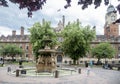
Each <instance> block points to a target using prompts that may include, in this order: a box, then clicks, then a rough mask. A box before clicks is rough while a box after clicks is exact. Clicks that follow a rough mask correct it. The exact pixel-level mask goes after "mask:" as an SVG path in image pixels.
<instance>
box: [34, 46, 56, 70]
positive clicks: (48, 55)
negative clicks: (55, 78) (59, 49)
mask: <svg viewBox="0 0 120 84" xmlns="http://www.w3.org/2000/svg"><path fill="white" fill-rule="evenodd" d="M39 52H40V53H41V56H39V58H38V62H37V65H36V68H37V72H52V71H54V70H56V56H55V50H53V49H50V48H49V47H45V49H41V50H39Z"/></svg>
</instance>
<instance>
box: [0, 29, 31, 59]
mask: <svg viewBox="0 0 120 84" xmlns="http://www.w3.org/2000/svg"><path fill="white" fill-rule="evenodd" d="M6 44H15V45H17V46H19V47H20V48H22V49H23V51H24V54H23V55H22V59H26V60H31V59H33V53H32V46H31V44H30V42H29V36H28V35H25V34H24V27H21V31H20V35H17V34H16V30H13V31H12V35H8V36H4V35H2V36H1V37H0V45H1V46H4V45H6Z"/></svg>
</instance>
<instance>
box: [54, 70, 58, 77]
mask: <svg viewBox="0 0 120 84" xmlns="http://www.w3.org/2000/svg"><path fill="white" fill-rule="evenodd" d="M58 77H59V71H58V70H56V71H55V78H58Z"/></svg>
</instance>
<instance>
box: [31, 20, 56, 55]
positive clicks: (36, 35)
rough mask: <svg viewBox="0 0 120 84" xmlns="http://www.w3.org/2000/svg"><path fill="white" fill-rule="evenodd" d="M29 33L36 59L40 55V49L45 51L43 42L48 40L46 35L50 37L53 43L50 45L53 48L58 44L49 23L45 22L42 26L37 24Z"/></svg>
mask: <svg viewBox="0 0 120 84" xmlns="http://www.w3.org/2000/svg"><path fill="white" fill-rule="evenodd" d="M29 32H30V42H31V43H32V48H33V52H34V54H35V56H36V57H38V55H39V52H38V51H39V49H43V48H44V47H45V44H44V43H43V42H42V41H43V40H44V39H45V38H46V37H45V36H46V35H48V36H49V39H51V40H52V42H51V43H50V44H49V46H50V47H51V48H52V47H54V46H55V45H56V44H57V38H56V34H55V32H54V31H53V29H52V27H51V26H50V22H49V21H45V20H43V22H42V24H40V23H35V24H34V25H33V26H32V27H31V28H30V29H29Z"/></svg>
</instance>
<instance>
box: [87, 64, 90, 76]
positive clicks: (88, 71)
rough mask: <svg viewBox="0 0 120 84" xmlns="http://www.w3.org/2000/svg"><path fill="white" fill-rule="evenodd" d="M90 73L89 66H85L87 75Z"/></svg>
mask: <svg viewBox="0 0 120 84" xmlns="http://www.w3.org/2000/svg"><path fill="white" fill-rule="evenodd" d="M89 75H90V66H88V67H87V76H89Z"/></svg>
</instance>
